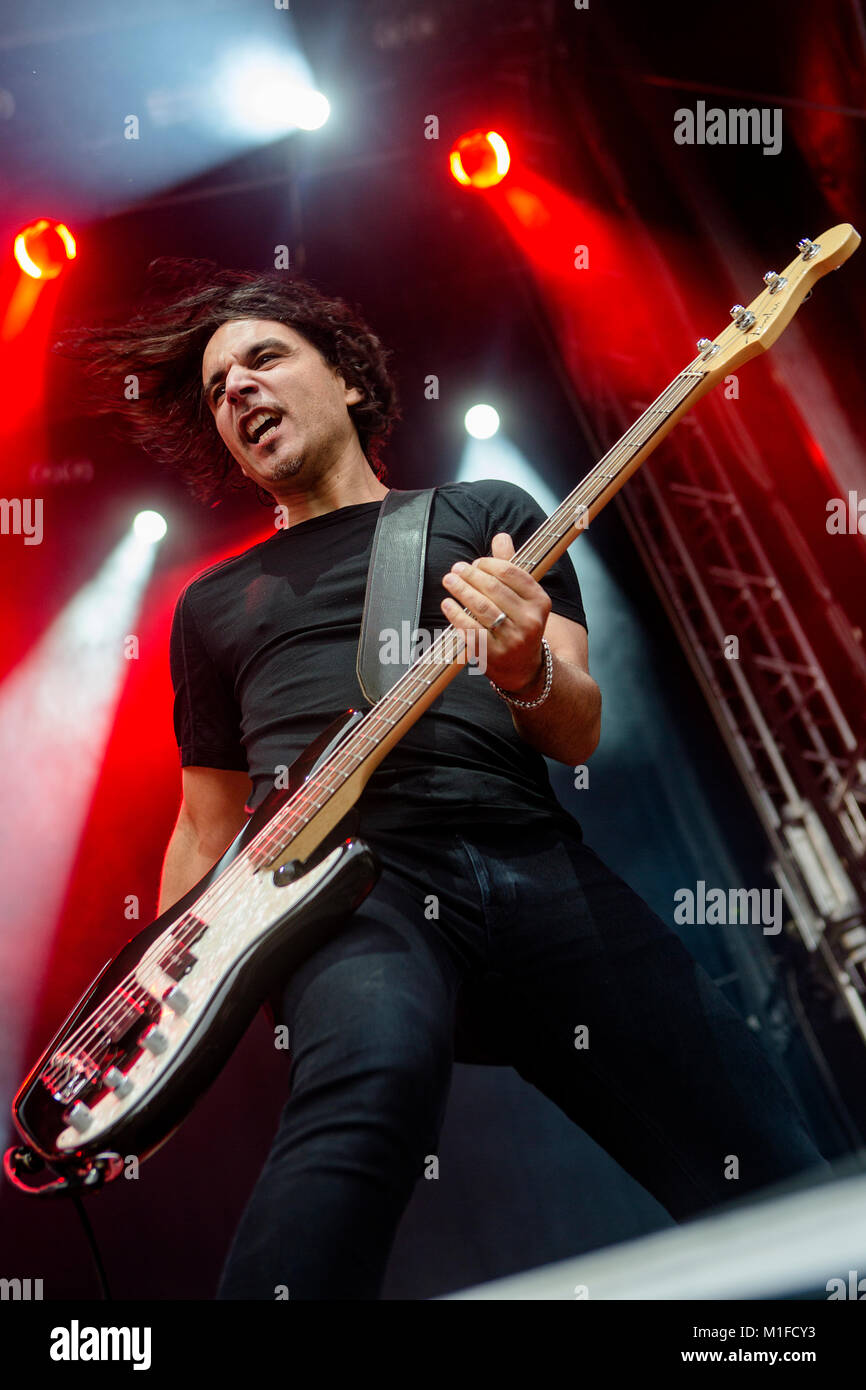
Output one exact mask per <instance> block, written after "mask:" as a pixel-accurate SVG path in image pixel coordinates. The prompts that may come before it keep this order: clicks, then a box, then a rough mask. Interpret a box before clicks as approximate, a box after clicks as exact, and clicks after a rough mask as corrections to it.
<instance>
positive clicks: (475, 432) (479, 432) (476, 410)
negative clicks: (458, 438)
mask: <svg viewBox="0 0 866 1390" xmlns="http://www.w3.org/2000/svg"><path fill="white" fill-rule="evenodd" d="M463 423H464V425H465V426H466V433H467V434H471V435H472V438H473V439H491V438H492V437H493V435H494V434H495V433H496V431H497V430H498V429H499V413H498V411H495V410H494V409H493V406H492V405H473V406H470V408H469V409H468V410H467V412H466V415H465V416H464V419H463Z"/></svg>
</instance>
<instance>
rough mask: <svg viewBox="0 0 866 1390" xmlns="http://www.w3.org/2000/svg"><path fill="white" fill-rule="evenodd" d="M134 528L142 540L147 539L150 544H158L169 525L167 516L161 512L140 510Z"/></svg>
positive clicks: (133, 524)
mask: <svg viewBox="0 0 866 1390" xmlns="http://www.w3.org/2000/svg"><path fill="white" fill-rule="evenodd" d="M132 529H133V531H134V532H135V534H136V536H137V537H138V539H139V540H140V541H146V542H147V544H148V545H156V542H157V541H161V540H162V538H163V536H164V535H165V533H166V531H167V530H168V525H167V523H166V520H165V517H164V516H160V514H159V512H139V513H138V516H137V517H136V518H135V521H134V522H133V523H132Z"/></svg>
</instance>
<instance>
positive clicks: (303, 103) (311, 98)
mask: <svg viewBox="0 0 866 1390" xmlns="http://www.w3.org/2000/svg"><path fill="white" fill-rule="evenodd" d="M290 108H291V110H292V111H293V113H294V117H295V125H297V126H300V128H301V130H319V129H320V128H321V127H322V126H323V125H324V124H325V121H326V120H327V119H328V117H329V116H330V114H331V103H330V102H329V101H328V98H327V97H326V96H325V95H324V94H323V93H322V92H314V91H313V89H312V88H307V89H306V90H303V89H302V90H299V91H298V92H297V93H296V94H295V97H294V99H293V100H292V102H291V103H290Z"/></svg>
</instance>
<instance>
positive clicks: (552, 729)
mask: <svg viewBox="0 0 866 1390" xmlns="http://www.w3.org/2000/svg"><path fill="white" fill-rule="evenodd" d="M551 655H552V656H553V680H552V682H551V686H550V694H549V695H548V697H547V699H546V700H545V701H544V703H543V704H541V705H539V706H538V707H537V708H536V709H516V708H515V707H514V706H513V705H509V709H510V710H511V717H512V721H513V723H514V727H515V729H516V730H517V732H518V733H519V735H520V737H521V738H522V739H524V740H525V741H526V742H527V743H529V744H531V745H532V747H533V748H536V749H537V750H538V752H539V753H543V754H544V755H545V756H546V757H548V758H555V759H556V760H557V761H558V762H561V763H568V764H569V765H570V766H572V767H574V766H576V765H577V764H578V763H583V762H585V761H586V759H587V758H588V757H589V756H590V754H591V753H592V752H593V751H594V749H595V747H596V745H597V743H598V740H599V735H600V733H601V691H600V690H599V688H598V686H597V685H596V683H595V681H594V680H593V678H592V676H590V675H588V674H587V672H586V671H582V670H581V669H580V667H579V666H572V665H571V664H570V662H568V661H563V660H562V659H561V658H560V657H557V656H555V655H553V653H551ZM544 678H545V671H544V665H543V664H542V667H541V671H540V673H539V675H538V676H537V677H536V679H535V680H534V681H533V683H532V684H531V685H529V686H526V687H525V688H524V689H523V690H519V691H514V692H511V693H513V694H514V695H515V696H516V697H517V698H518V699H520V700H535V699H537V698H538V696H539V695H540V694H541V692H542V691H543V689H544Z"/></svg>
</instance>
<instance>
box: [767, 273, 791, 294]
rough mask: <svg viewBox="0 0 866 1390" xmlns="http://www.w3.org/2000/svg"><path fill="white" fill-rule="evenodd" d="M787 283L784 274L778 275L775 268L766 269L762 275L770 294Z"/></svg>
mask: <svg viewBox="0 0 866 1390" xmlns="http://www.w3.org/2000/svg"><path fill="white" fill-rule="evenodd" d="M787 283H788V281H787V280H786V279H785V276H784V275H779V273H778V271H775V270H768V271H767V273H766V275H765V276H764V284H765V285H766V286H767V287H768V288H769V291H770V294H775V293H776V290H780V289H781V288H782V286H783V285H787Z"/></svg>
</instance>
